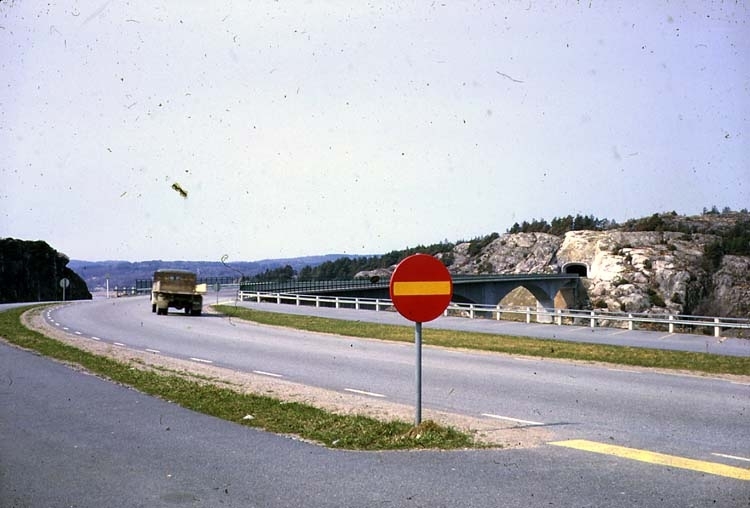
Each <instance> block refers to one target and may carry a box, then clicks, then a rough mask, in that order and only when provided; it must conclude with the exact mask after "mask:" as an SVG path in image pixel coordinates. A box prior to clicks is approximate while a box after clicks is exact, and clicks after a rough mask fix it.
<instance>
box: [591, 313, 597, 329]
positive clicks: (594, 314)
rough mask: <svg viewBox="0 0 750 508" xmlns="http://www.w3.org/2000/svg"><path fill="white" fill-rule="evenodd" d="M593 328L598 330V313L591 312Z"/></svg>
mask: <svg viewBox="0 0 750 508" xmlns="http://www.w3.org/2000/svg"><path fill="white" fill-rule="evenodd" d="M591 328H596V312H594V311H593V310H592V311H591Z"/></svg>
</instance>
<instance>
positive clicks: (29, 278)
mask: <svg viewBox="0 0 750 508" xmlns="http://www.w3.org/2000/svg"><path fill="white" fill-rule="evenodd" d="M68 262H69V259H68V257H67V256H65V255H64V254H61V253H59V252H57V251H56V250H55V249H53V248H52V247H50V246H49V245H47V243H45V242H42V241H36V242H30V241H24V240H16V239H14V238H0V303H12V302H40V301H54V300H62V298H63V290H62V288H61V287H60V280H61V279H63V278H66V279H68V280H69V281H70V286H69V287H67V288H66V289H65V298H66V299H67V300H87V299H91V293H90V292H89V290H88V288H87V287H86V283H85V282H84V281H83V279H81V278H80V277H79V276H78V275H77V274H76V273H75V272H74V271H73V270H71V269H70V268H68V267H67V264H68Z"/></svg>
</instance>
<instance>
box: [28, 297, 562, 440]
mask: <svg viewBox="0 0 750 508" xmlns="http://www.w3.org/2000/svg"><path fill="white" fill-rule="evenodd" d="M42 312H45V309H39V308H35V309H31V310H29V311H27V312H25V313H24V314H23V315H22V317H21V321H22V323H23V324H24V325H25V326H26V327H28V328H30V329H32V330H36V331H38V332H40V333H43V334H44V335H46V336H48V337H51V338H54V339H56V340H59V341H61V342H64V343H66V344H69V345H71V346H74V347H77V348H79V349H82V350H84V351H88V352H90V353H94V354H98V355H102V356H106V357H109V358H113V359H115V360H118V361H120V362H125V363H128V364H130V365H131V366H133V367H135V368H139V369H150V370H155V371H159V372H168V373H170V374H175V375H180V376H184V377H186V378H190V379H192V380H195V381H199V382H206V383H212V384H215V385H218V386H223V387H229V388H231V389H233V390H236V391H238V392H241V393H252V394H256V395H265V396H269V397H273V398H276V399H279V400H283V401H288V402H300V403H304V404H309V405H311V406H314V407H317V408H321V409H324V410H326V411H330V412H333V413H337V414H357V415H364V416H369V417H371V418H375V419H377V420H380V421H391V420H401V421H407V422H408V421H412V420H413V419H414V407H413V406H407V405H404V404H396V403H392V402H387V401H382V400H373V399H372V398H369V397H365V396H361V395H357V394H353V393H352V394H350V393H341V392H335V391H331V390H324V389H321V388H315V387H311V386H305V385H302V384H299V383H294V382H290V381H286V380H283V379H276V378H271V377H267V376H262V375H258V374H253V373H247V372H240V371H236V370H232V369H227V368H222V367H216V366H212V365H205V364H199V363H196V362H192V361H188V360H181V359H177V358H170V357H167V356H163V355H160V354H155V353H149V352H146V351H137V350H133V349H128V348H125V347H119V346H114V345H112V344H107V343H103V342H98V341H94V340H91V339H87V338H83V337H78V336H75V335H70V334H68V333H65V332H63V331H61V330H60V329H58V328H56V327H54V326H52V325H50V324H49V323H48V322H47V321H46V320H45V319H44V317H43V315H42ZM422 419H423V420H432V421H435V422H436V423H439V424H441V425H445V426H450V427H454V428H456V429H459V430H461V431H464V432H467V433H470V434H472V435H473V436H474V437H475V439H476V440H477V441H479V442H481V443H485V444H488V445H494V446H502V447H505V448H519V447H532V446H537V445H540V444H542V443H544V442H546V441H549V440H550V439H551V437H552V434H551V432H550V431H549V430H547V429H543V428H540V427H518V426H517V425H515V424H513V423H512V422H507V423H506V422H503V421H500V420H492V419H482V418H472V417H469V416H464V415H459V414H454V413H447V412H441V411H431V410H428V409H423V411H422Z"/></svg>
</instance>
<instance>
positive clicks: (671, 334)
mask: <svg viewBox="0 0 750 508" xmlns="http://www.w3.org/2000/svg"><path fill="white" fill-rule="evenodd" d="M673 335H674V334H673V333H668V334H666V335H662V336H661V337H659V338H658V339H657V340H664V339H668V338H670V337H672V336H673Z"/></svg>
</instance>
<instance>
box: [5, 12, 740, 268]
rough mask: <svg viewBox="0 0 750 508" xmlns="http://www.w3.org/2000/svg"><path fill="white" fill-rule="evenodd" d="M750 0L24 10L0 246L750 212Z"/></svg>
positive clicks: (308, 251) (220, 246)
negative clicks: (6, 241) (6, 242)
mask: <svg viewBox="0 0 750 508" xmlns="http://www.w3.org/2000/svg"><path fill="white" fill-rule="evenodd" d="M749 21H750V7H748V6H747V4H746V3H745V2H742V1H733V0H732V1H729V0H724V1H722V0H716V1H659V0H633V1H606V2H604V1H598V0H585V1H580V2H577V1H535V0H524V1H518V2H517V1H496V2H489V1H486V2H485V1H477V2H462V1H451V0H443V1H424V2H423V1H400V0H399V1H392V2H388V1H370V2H364V1H356V0H340V1H339V0H328V1H302V0H300V1H296V0H286V1H285V0H275V1H272V0H252V1H247V0H245V1H212V2H206V1H205V0H202V1H197V0H180V1H177V0H172V1H166V2H165V1H149V2H137V1H115V0H109V1H101V0H99V1H85V0H81V1H67V2H55V1H49V2H46V1H45V2H37V1H10V0H0V237H13V238H20V239H24V240H44V241H46V242H48V243H49V244H50V245H51V246H52V247H54V248H56V249H57V250H58V251H60V252H63V253H65V254H66V255H68V256H69V257H70V258H72V259H79V260H88V261H103V260H129V261H140V260H153V259H162V260H178V259H185V260H196V261H198V260H200V261H218V260H220V259H221V258H222V257H224V258H225V259H228V260H230V261H232V260H234V261H252V260H260V259H268V258H285V257H296V256H306V255H317V254H328V253H340V254H347V255H360V254H383V253H386V252H389V251H392V250H397V249H403V248H406V247H414V246H416V245H420V244H422V245H428V244H432V243H438V242H441V241H443V240H447V241H450V242H455V241H459V240H469V239H471V238H474V237H478V236H483V235H487V234H490V233H492V232H500V233H503V232H505V231H506V230H507V229H508V228H509V227H511V226H512V225H513V223H514V222H522V221H524V220H528V221H531V220H532V219H541V218H544V219H547V220H551V219H552V218H553V217H562V216H566V215H568V214H572V215H576V214H579V213H580V214H582V215H589V214H591V215H594V216H596V217H599V218H608V219H613V220H616V221H618V222H622V221H625V220H627V219H630V218H639V217H644V216H648V215H651V214H653V213H657V212H668V211H673V210H674V211H677V212H678V213H680V214H686V215H694V214H700V213H701V211H702V210H703V208H706V207H708V208H710V207H712V206H714V205H715V206H717V207H718V208H719V209H721V208H723V207H727V206H728V207H730V208H732V209H734V210H738V209H742V208H748V207H750V23H749Z"/></svg>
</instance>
